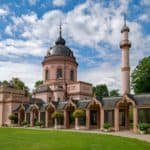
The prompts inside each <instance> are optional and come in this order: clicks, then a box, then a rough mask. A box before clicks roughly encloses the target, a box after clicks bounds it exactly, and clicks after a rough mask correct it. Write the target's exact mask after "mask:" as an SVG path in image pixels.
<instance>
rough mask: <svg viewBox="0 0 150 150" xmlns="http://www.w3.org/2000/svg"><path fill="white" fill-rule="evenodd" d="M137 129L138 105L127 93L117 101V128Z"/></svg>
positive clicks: (117, 129)
mask: <svg viewBox="0 0 150 150" xmlns="http://www.w3.org/2000/svg"><path fill="white" fill-rule="evenodd" d="M124 129H126V130H127V129H128V130H129V129H133V130H134V131H136V130H137V107H136V103H135V101H134V100H132V99H131V98H129V97H128V96H127V95H125V96H123V98H122V99H120V100H119V101H118V102H117V103H116V107H115V130H116V131H119V130H124Z"/></svg>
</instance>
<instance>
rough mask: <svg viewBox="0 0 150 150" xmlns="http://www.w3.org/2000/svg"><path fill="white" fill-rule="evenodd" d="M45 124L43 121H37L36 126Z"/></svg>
mask: <svg viewBox="0 0 150 150" xmlns="http://www.w3.org/2000/svg"><path fill="white" fill-rule="evenodd" d="M43 125H44V122H43V121H37V122H36V123H35V126H40V127H41V126H43Z"/></svg>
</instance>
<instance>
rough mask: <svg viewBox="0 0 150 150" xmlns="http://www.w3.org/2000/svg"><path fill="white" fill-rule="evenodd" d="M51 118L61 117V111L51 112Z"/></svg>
mask: <svg viewBox="0 0 150 150" xmlns="http://www.w3.org/2000/svg"><path fill="white" fill-rule="evenodd" d="M52 118H63V114H62V113H61V112H58V111H55V112H53V113H52Z"/></svg>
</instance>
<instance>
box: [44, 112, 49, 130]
mask: <svg viewBox="0 0 150 150" xmlns="http://www.w3.org/2000/svg"><path fill="white" fill-rule="evenodd" d="M48 119H49V118H48V111H47V110H46V112H45V127H46V128H48Z"/></svg>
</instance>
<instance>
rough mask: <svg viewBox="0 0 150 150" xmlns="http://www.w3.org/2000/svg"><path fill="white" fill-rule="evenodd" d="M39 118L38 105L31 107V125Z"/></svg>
mask: <svg viewBox="0 0 150 150" xmlns="http://www.w3.org/2000/svg"><path fill="white" fill-rule="evenodd" d="M38 120H39V110H38V108H37V107H36V106H34V107H33V108H32V109H31V112H30V126H31V127H32V126H35V124H36V122H37V121H38Z"/></svg>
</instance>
